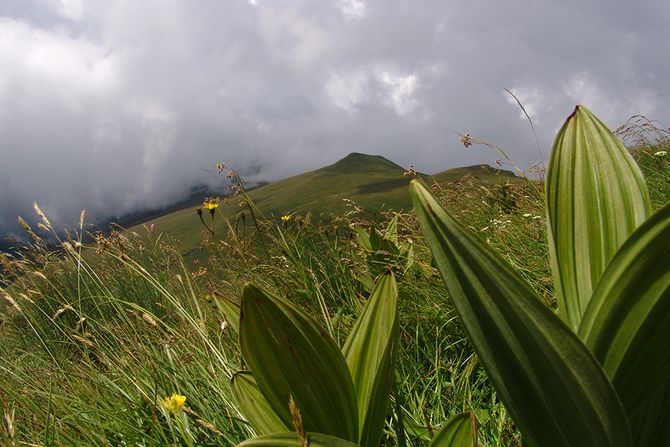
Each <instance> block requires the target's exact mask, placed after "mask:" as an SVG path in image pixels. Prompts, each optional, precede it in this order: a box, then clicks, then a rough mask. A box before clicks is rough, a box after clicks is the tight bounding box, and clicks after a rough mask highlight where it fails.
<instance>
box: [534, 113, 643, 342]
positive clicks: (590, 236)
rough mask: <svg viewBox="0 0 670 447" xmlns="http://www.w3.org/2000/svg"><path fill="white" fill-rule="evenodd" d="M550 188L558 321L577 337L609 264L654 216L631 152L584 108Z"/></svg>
mask: <svg viewBox="0 0 670 447" xmlns="http://www.w3.org/2000/svg"><path fill="white" fill-rule="evenodd" d="M546 189H547V213H548V217H549V228H548V234H547V236H548V238H549V254H550V257H551V269H552V272H553V276H554V285H555V288H556V299H557V301H558V314H559V316H560V317H561V319H562V320H563V321H565V322H566V323H567V324H568V326H570V327H571V328H572V329H573V331H575V332H576V331H577V329H578V328H579V323H580V321H581V319H582V315H583V314H584V311H585V310H586V306H587V304H588V302H589V300H590V299H591V295H592V293H593V289H594V288H595V286H596V284H597V283H598V281H599V280H600V277H601V275H602V273H603V272H604V271H605V269H606V268H607V264H608V263H609V261H610V260H611V259H612V257H613V256H614V254H615V253H616V252H617V250H618V249H619V247H620V246H621V245H622V244H623V243H624V241H625V240H626V239H627V238H628V236H629V235H630V234H631V233H632V232H633V231H634V230H635V228H637V227H638V226H639V225H640V224H641V223H642V222H644V220H645V219H646V218H647V216H649V214H650V212H651V211H650V210H651V205H650V202H649V193H648V192H647V187H646V185H645V183H644V178H643V177H642V172H641V171H640V168H639V167H638V166H637V164H636V163H635V161H634V160H633V158H632V157H631V155H630V153H629V152H628V150H627V149H626V148H625V147H624V146H623V144H622V143H621V142H620V141H619V140H618V139H617V138H616V137H615V136H614V135H613V134H612V132H611V131H610V130H609V129H608V128H607V126H605V124H603V123H602V122H601V121H600V120H599V119H598V118H596V117H595V115H593V114H592V113H591V112H590V111H589V110H588V109H587V108H586V107H583V106H577V107H576V108H575V111H574V112H573V113H572V115H570V117H568V119H567V121H566V122H565V124H564V125H563V128H562V129H561V130H560V132H559V133H558V135H557V136H556V141H555V142H554V148H553V151H552V155H551V159H550V161H549V168H548V171H547V181H546Z"/></svg>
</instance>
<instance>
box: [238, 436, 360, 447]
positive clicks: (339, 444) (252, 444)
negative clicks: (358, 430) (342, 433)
mask: <svg viewBox="0 0 670 447" xmlns="http://www.w3.org/2000/svg"><path fill="white" fill-rule="evenodd" d="M307 439H308V441H309V444H308V445H309V446H310V447H359V445H358V444H354V443H352V442H349V441H345V440H344V439H340V438H336V437H334V436H328V435H323V434H321V433H307ZM237 447H303V444H302V442H301V441H300V439H299V438H298V435H297V434H296V433H275V434H273V435H267V436H261V437H258V438H253V439H249V440H247V441H244V442H243V443H241V444H238V446H237Z"/></svg>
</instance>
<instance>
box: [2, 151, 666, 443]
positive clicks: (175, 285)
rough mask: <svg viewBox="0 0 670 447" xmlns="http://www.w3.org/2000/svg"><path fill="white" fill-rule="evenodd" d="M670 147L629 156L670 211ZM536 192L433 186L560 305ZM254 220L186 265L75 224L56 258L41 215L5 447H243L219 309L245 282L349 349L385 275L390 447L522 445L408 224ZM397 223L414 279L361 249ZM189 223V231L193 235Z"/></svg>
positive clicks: (9, 276)
mask: <svg viewBox="0 0 670 447" xmlns="http://www.w3.org/2000/svg"><path fill="white" fill-rule="evenodd" d="M666 149H667V139H666V140H654V141H653V142H647V144H641V145H638V146H637V147H636V149H635V154H636V157H637V159H638V161H639V163H640V165H641V166H642V168H643V171H644V172H645V175H646V177H647V180H648V182H649V187H650V191H651V193H652V197H653V198H654V204H655V206H659V205H660V204H662V203H665V202H666V201H667V199H668V197H670V187H668V175H669V174H670V166H669V165H668V160H670V158H667V156H664V155H658V154H657V153H658V152H659V151H665V150H666ZM655 154H656V155H655ZM541 189H542V188H541V185H537V184H532V183H520V184H514V185H482V184H480V183H478V182H476V181H474V180H472V179H468V178H465V179H462V180H457V181H451V182H448V183H444V184H439V185H438V184H436V185H434V186H433V190H434V192H435V193H436V194H437V195H438V196H439V197H440V200H441V202H442V203H444V204H445V205H446V206H447V207H448V208H449V209H450V210H451V211H452V212H454V213H455V214H457V215H458V217H459V219H460V220H461V221H462V222H465V223H466V225H468V226H469V227H470V228H472V229H474V230H475V231H476V232H477V233H478V234H479V236H480V237H481V239H482V240H484V241H486V242H487V243H488V244H489V245H490V246H491V247H493V248H494V249H495V250H497V251H498V252H500V253H502V255H503V256H504V257H505V258H507V259H508V260H509V261H510V262H511V263H512V264H513V265H514V266H515V267H516V268H517V269H518V270H519V271H520V272H521V274H522V275H523V276H524V277H525V278H526V279H527V280H528V281H529V282H530V284H531V285H532V287H533V288H534V289H535V290H536V291H537V292H538V293H539V295H540V296H541V297H543V299H544V300H545V301H546V303H547V304H548V305H550V306H553V305H555V302H554V298H553V289H552V284H551V280H550V275H549V266H548V259H547V249H546V238H545V226H544V217H545V211H544V198H543V194H542V193H541ZM255 217H256V223H255V225H251V224H250V223H249V222H247V226H246V228H244V229H243V228H241V227H239V226H238V227H237V228H236V226H235V225H230V226H229V227H228V232H227V233H226V234H216V235H215V236H216V237H212V235H207V234H205V236H206V237H205V238H203V246H204V247H205V248H206V253H207V254H208V257H207V258H206V259H201V260H195V261H186V260H185V258H184V257H183V256H182V254H180V252H179V247H178V244H177V243H176V241H173V240H170V236H169V235H166V234H157V233H155V232H153V231H150V230H151V229H150V228H146V231H143V232H139V233H133V232H120V231H119V232H113V233H112V234H111V235H108V236H103V235H102V234H97V237H96V239H95V240H94V242H91V243H86V242H83V241H84V239H83V237H82V233H84V232H85V231H86V227H85V225H83V223H82V226H81V228H80V229H79V231H77V232H73V233H72V234H70V235H69V236H67V237H65V238H64V239H62V240H57V242H56V244H55V245H54V244H53V242H51V243H49V242H47V241H53V240H54V239H55V238H56V235H55V233H54V232H53V230H52V228H51V225H50V223H49V222H48V220H47V219H46V216H43V217H41V218H40V222H39V223H38V224H37V225H36V227H38V228H37V229H33V228H29V227H27V229H28V230H29V233H30V234H31V235H32V243H31V244H30V245H29V246H27V247H26V248H24V249H23V250H22V251H20V252H19V253H18V254H15V255H3V258H2V261H3V265H4V271H5V276H6V277H5V278H3V279H4V280H7V281H11V285H10V286H9V287H7V288H6V289H4V290H2V291H0V294H2V296H3V300H2V301H4V311H3V316H2V323H1V325H0V334H1V336H2V340H3V341H2V343H1V344H0V390H1V391H0V401H2V406H3V423H2V424H0V443H2V444H1V445H87V446H89V445H90V446H103V445H105V446H107V445H137V446H153V445H236V444H237V443H239V442H241V441H242V440H244V439H246V438H248V437H250V436H252V435H253V431H252V428H251V427H250V426H249V425H248V424H247V423H246V422H245V421H244V420H243V419H242V418H241V416H240V414H239V413H238V411H237V409H236V408H235V405H234V403H233V400H232V396H231V389H230V378H231V376H232V374H233V373H234V372H235V371H237V370H239V369H241V368H242V366H243V365H242V364H241V362H242V361H241V358H240V353H239V350H238V348H237V336H236V333H235V331H233V330H232V327H231V326H232V325H234V323H235V322H234V321H230V320H229V318H227V317H226V315H230V314H229V313H227V312H225V311H224V309H223V307H222V301H226V302H228V303H233V305H234V303H237V302H239V293H240V290H241V287H242V285H243V284H244V283H245V282H248V281H251V282H254V283H256V284H259V285H261V286H263V287H264V288H267V289H269V290H272V291H274V292H276V293H277V294H280V295H282V296H285V297H286V298H288V299H289V300H291V301H292V302H294V303H297V304H299V305H300V306H301V307H303V308H304V309H306V310H307V311H308V312H309V313H311V314H312V315H313V316H315V317H316V318H317V319H318V320H319V321H320V322H321V323H322V324H323V326H324V327H325V328H326V329H327V330H328V331H329V332H330V333H331V335H333V337H334V338H335V339H336V340H338V342H339V343H340V344H342V343H343V342H344V340H345V338H346V335H347V334H348V332H349V330H350V329H351V326H352V324H353V321H354V320H355V318H356V316H357V315H358V313H359V312H360V310H361V308H362V304H363V303H364V301H365V299H366V297H367V296H368V294H369V292H370V280H371V279H372V278H373V277H374V276H375V275H376V274H377V273H379V272H380V271H383V270H384V269H385V268H388V267H390V268H394V269H396V272H397V274H398V282H399V310H400V318H401V321H400V340H401V343H400V347H399V352H398V361H397V366H396V390H395V391H394V393H393V403H392V405H391V407H392V409H393V411H392V412H391V414H390V415H389V419H388V422H389V423H388V425H387V429H386V431H385V438H384V443H385V445H399V444H401V443H402V440H403V439H406V440H407V443H408V444H410V445H426V444H427V442H428V440H429V439H430V438H431V437H432V435H433V433H434V432H435V431H436V430H437V429H438V428H439V427H440V426H441V424H443V423H445V422H446V421H447V420H449V419H450V417H451V416H453V415H454V414H457V413H460V412H462V411H464V410H468V409H472V410H473V411H474V412H475V414H476V415H477V417H478V420H479V423H480V435H481V436H482V441H483V442H484V444H486V445H501V446H518V445H520V438H519V435H518V433H517V432H516V429H515V427H514V425H513V423H512V422H511V420H510V419H509V418H508V416H507V412H506V410H505V408H504V407H503V405H502V404H501V403H500V402H499V400H498V398H497V397H496V394H495V392H494V391H493V388H492V387H491V385H490V383H489V381H488V379H487V377H486V375H485V374H484V372H483V369H482V368H481V366H480V365H479V361H478V359H477V357H476V355H475V354H474V351H473V349H472V347H471V345H470V343H469V341H468V340H467V338H466V336H465V333H464V331H463V329H462V328H461V325H460V322H459V321H458V319H457V317H456V314H455V311H454V309H453V307H452V305H451V303H450V301H449V297H448V296H447V292H446V289H445V288H444V286H443V283H442V280H441V279H440V278H439V276H438V275H437V272H436V270H435V269H434V267H433V266H432V265H431V259H430V255H429V251H428V249H427V247H426V245H425V242H424V240H423V237H422V236H421V234H420V232H419V229H418V227H417V223H416V221H415V217H414V216H413V215H411V214H400V215H396V214H394V213H387V214H383V215H379V216H368V215H366V214H365V213H363V212H362V211H361V210H360V209H356V208H355V207H352V209H351V212H349V213H346V214H344V215H341V216H337V217H336V218H334V219H333V220H332V221H331V223H329V224H322V225H318V226H317V225H313V224H312V223H311V222H310V219H309V216H297V215H294V216H292V217H291V219H289V220H288V221H285V222H282V221H281V220H280V219H276V220H275V219H273V218H264V217H262V216H260V215H257V216H255ZM392 219H396V220H397V237H398V240H399V241H400V242H402V243H407V244H408V245H409V246H411V255H412V257H413V262H412V263H411V265H409V266H408V264H403V265H402V266H401V265H400V263H399V262H397V258H394V254H392V253H382V256H378V254H375V253H372V252H370V250H368V249H366V248H365V247H364V246H363V245H362V244H361V242H360V240H359V239H358V236H357V232H356V228H365V229H368V230H371V229H372V228H375V230H376V231H377V232H378V233H379V234H380V235H382V236H384V235H385V234H387V233H388V231H389V226H388V224H389V222H390V221H391V220H392ZM248 220H251V219H248ZM199 225H200V224H199V222H198V220H197V218H195V217H194V226H193V231H194V232H198V231H201V229H202V228H201V227H199ZM26 226H27V224H26ZM0 309H3V307H0ZM172 393H178V394H181V395H184V396H186V403H185V405H184V407H183V409H181V410H178V411H176V412H170V411H169V409H167V408H166V407H165V406H163V405H162V404H161V401H162V400H163V399H164V398H165V397H166V396H170V395H171V394H172Z"/></svg>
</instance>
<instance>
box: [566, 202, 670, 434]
mask: <svg viewBox="0 0 670 447" xmlns="http://www.w3.org/2000/svg"><path fill="white" fill-rule="evenodd" d="M579 336H580V337H581V338H582V340H584V342H585V343H586V345H587V346H588V347H589V348H590V349H591V351H592V352H593V353H594V355H595V356H596V358H598V360H600V363H601V364H602V365H603V369H604V370H605V372H606V373H607V375H608V376H609V377H610V380H611V381H612V383H613V384H614V387H615V388H616V390H617V392H618V394H619V398H620V399H621V402H622V403H623V405H624V407H625V408H626V410H627V412H631V411H632V410H634V409H635V408H636V407H637V406H639V405H640V404H641V403H642V402H644V401H645V400H647V399H648V398H649V397H650V396H651V395H652V394H654V393H655V392H656V390H657V389H658V388H660V387H661V385H662V384H663V383H665V382H667V381H668V379H670V375H669V373H668V371H670V350H668V340H669V339H670V204H669V205H666V206H665V207H663V208H662V209H661V210H659V211H658V212H657V213H656V214H654V215H653V216H652V217H651V218H650V219H649V220H648V221H647V222H645V223H644V224H643V225H642V226H641V227H640V228H639V229H638V230H637V231H635V232H634V233H633V234H632V235H631V237H630V238H629V239H628V241H626V243H625V244H624V245H623V246H622V247H621V249H620V250H619V252H618V253H617V254H616V256H615V257H614V259H612V262H611V263H610V265H609V267H608V268H607V270H605V273H604V274H603V277H602V279H601V280H600V282H599V283H598V286H597V287H596V290H595V291H594V293H593V298H592V299H591V302H590V303H589V306H588V307H587V309H586V313H585V314H584V319H583V320H582V324H581V326H580V327H579ZM668 423H669V424H670V421H668Z"/></svg>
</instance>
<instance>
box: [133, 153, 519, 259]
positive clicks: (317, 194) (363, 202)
mask: <svg viewBox="0 0 670 447" xmlns="http://www.w3.org/2000/svg"><path fill="white" fill-rule="evenodd" d="M404 173H405V170H404V169H403V168H402V167H401V166H399V165H397V164H395V163H393V162H392V161H390V160H387V159H386V158H384V157H382V156H380V155H367V154H361V153H356V152H354V153H351V154H349V155H347V156H346V157H344V158H343V159H341V160H339V161H337V162H336V163H334V164H332V165H329V166H325V167H323V168H320V169H317V170H315V171H310V172H306V173H303V174H299V175H296V176H294V177H290V178H287V179H284V180H280V181H277V182H274V183H270V184H267V185H264V186H261V187H258V188H256V189H254V190H252V191H249V197H250V198H251V200H252V201H253V202H254V204H255V205H256V206H257V207H258V208H259V209H260V210H261V212H262V213H263V214H264V215H265V216H266V217H270V216H272V215H275V216H281V215H284V214H287V213H301V214H304V213H307V212H311V213H312V215H313V216H314V218H316V219H318V218H319V216H321V215H324V216H329V215H331V214H338V213H342V212H345V211H347V209H348V206H347V202H346V201H345V200H344V199H349V200H352V201H354V202H355V203H356V204H358V205H359V206H360V207H362V208H363V209H365V210H367V211H370V212H374V211H379V210H382V209H395V210H398V211H399V210H408V209H410V208H411V206H412V204H411V200H410V197H409V190H408V187H407V186H408V184H409V182H410V180H411V179H412V178H413V177H411V176H405V175H404ZM465 175H471V176H474V177H475V178H477V179H478V180H480V181H482V182H486V183H504V182H507V181H512V182H514V181H519V178H518V177H516V176H515V175H514V174H513V173H512V172H510V171H504V170H499V169H494V168H491V167H490V166H487V165H475V166H468V167H461V168H455V169H449V170H446V171H443V172H440V173H437V174H435V175H432V176H431V175H426V174H421V173H418V174H417V176H418V177H421V178H423V179H424V180H425V181H427V182H431V181H433V180H435V181H447V180H453V179H457V178H461V177H463V176H465ZM237 203H238V201H237V200H236V199H231V200H230V203H229V204H227V205H221V207H220V208H219V210H220V211H221V213H222V214H223V215H225V216H226V217H228V218H234V217H235V215H237V214H238V213H239V212H240V211H241V208H240V207H239V206H238V205H237ZM216 216H217V218H218V219H215V228H218V229H221V230H223V229H224V228H223V221H222V219H221V216H220V213H217V215H216ZM203 217H204V218H205V219H206V222H207V223H210V219H209V215H208V214H207V212H205V215H203ZM144 224H145V225H148V224H153V225H154V226H155V228H156V230H157V231H161V232H166V233H169V234H171V235H172V236H174V237H176V238H177V239H178V240H179V241H181V244H182V248H183V249H184V250H185V251H189V250H191V249H193V247H197V246H198V243H199V241H200V237H201V236H200V233H201V231H202V229H203V227H202V224H201V223H200V220H199V219H198V216H197V214H196V212H195V206H188V207H186V208H184V209H181V210H179V211H174V212H171V213H168V214H165V215H163V216H161V217H158V218H155V219H152V220H149V221H147V222H145V223H144ZM132 229H135V230H137V229H138V227H134V228H132Z"/></svg>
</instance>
